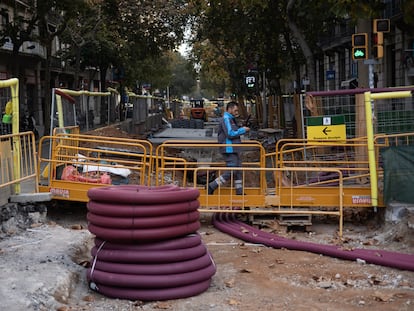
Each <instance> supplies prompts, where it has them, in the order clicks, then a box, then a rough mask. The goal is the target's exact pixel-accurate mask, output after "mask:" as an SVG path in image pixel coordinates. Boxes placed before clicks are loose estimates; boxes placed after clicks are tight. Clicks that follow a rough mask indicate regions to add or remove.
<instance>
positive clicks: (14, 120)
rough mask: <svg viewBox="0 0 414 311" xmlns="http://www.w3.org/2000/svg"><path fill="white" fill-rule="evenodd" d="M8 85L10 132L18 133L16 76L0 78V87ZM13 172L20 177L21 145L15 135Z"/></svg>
mask: <svg viewBox="0 0 414 311" xmlns="http://www.w3.org/2000/svg"><path fill="white" fill-rule="evenodd" d="M7 87H9V88H10V90H11V102H12V110H13V112H12V134H16V135H17V134H18V133H19V131H20V129H19V120H20V114H19V109H20V107H19V80H18V79H17V78H12V79H8V80H0V88H7ZM13 139H14V141H13V174H14V176H15V177H14V178H16V179H20V165H19V163H20V160H21V158H20V155H21V150H20V148H21V146H20V141H19V140H18V139H17V137H16V136H13ZM15 192H16V193H19V192H20V184H19V183H16V184H15Z"/></svg>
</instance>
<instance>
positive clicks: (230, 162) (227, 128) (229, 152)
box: [207, 101, 250, 195]
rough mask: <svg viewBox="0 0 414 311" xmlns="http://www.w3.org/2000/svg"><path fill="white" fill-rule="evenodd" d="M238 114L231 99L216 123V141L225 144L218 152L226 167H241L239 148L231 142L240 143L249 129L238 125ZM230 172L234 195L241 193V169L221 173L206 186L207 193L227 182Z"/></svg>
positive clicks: (236, 104) (235, 104)
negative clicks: (242, 136)
mask: <svg viewBox="0 0 414 311" xmlns="http://www.w3.org/2000/svg"><path fill="white" fill-rule="evenodd" d="M238 116H239V105H238V103H236V102H234V101H232V102H229V103H228V104H227V106H226V111H225V112H224V115H223V117H222V118H220V120H219V125H218V133H217V138H218V143H219V144H226V146H223V147H220V152H221V154H222V155H223V157H224V161H225V162H226V166H227V167H241V165H242V162H241V158H240V151H241V150H240V148H237V147H234V146H232V145H233V144H241V138H240V136H241V135H244V134H246V133H247V132H249V131H250V128H249V127H247V126H242V127H239V126H238V125H237V122H236V117H238ZM232 174H234V187H235V188H236V195H242V194H243V180H242V171H240V170H235V171H234V172H233V171H231V170H226V171H225V172H224V173H223V174H221V175H220V176H219V177H217V178H216V179H215V180H213V181H212V182H210V183H209V184H208V186H207V188H208V189H207V191H208V194H213V193H214V191H215V190H216V189H217V188H218V187H219V186H221V185H223V184H224V183H226V182H228V181H229V180H230V179H231V177H232Z"/></svg>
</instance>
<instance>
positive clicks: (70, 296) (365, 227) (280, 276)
mask: <svg viewBox="0 0 414 311" xmlns="http://www.w3.org/2000/svg"><path fill="white" fill-rule="evenodd" d="M95 134H96V135H109V134H108V133H107V132H104V133H95ZM121 134H122V135H121ZM110 135H111V136H118V137H128V134H126V133H120V132H119V131H114V133H111V134H110ZM86 212H87V209H86V207H85V205H84V204H76V203H72V204H63V203H58V204H55V205H50V206H49V207H48V212H47V217H45V219H43V220H42V221H37V222H36V221H34V223H33V224H31V225H30V226H29V227H27V228H25V229H23V230H17V231H12V232H10V233H9V234H8V235H6V236H2V237H0V275H1V278H0V310H7V311H25V310H29V311H31V310H36V311H37V310H41V311H43V310H48V311H49V310H58V311H75V310H76V311H81V310H85V311H89V310H96V311H108V310H116V311H121V310H122V311H129V310H174V311H175V310H177V311H185V310H188V311H190V310H191V311H195V310H197V311H213V310H216V311H233V310H234V311H236V310H243V311H256V310H260V311H267V310H269V311H270V310H272V311H274V310H292V311H293V310H294V311H301V310H306V311H311V310H335V311H337V310H344V311H347V310H349V311H351V310H352V311H354V310H376V311H390V310H396V311H397V310H399V311H403V310H407V311H408V310H414V272H410V271H404V270H398V269H394V268H388V267H383V266H378V265H371V264H365V263H364V262H358V261H346V260H341V259H336V258H331V257H327V256H322V255H319V254H313V253H308V252H303V251H291V250H287V249H273V248H269V247H265V246H262V245H259V244H249V243H245V242H243V241H241V240H239V239H237V238H234V237H232V236H230V235H227V234H224V233H222V232H220V231H219V230H217V229H216V228H214V227H213V226H212V224H211V215H207V214H203V215H202V216H201V219H200V221H201V223H202V226H201V228H200V230H198V232H199V234H200V235H201V236H202V239H203V242H204V244H205V245H206V247H207V248H208V250H209V252H210V253H211V255H212V257H213V259H214V262H215V264H216V267H217V272H216V274H215V275H214V276H213V278H212V282H211V286H210V287H209V289H208V290H207V291H205V292H203V293H202V294H200V295H197V296H194V297H190V298H186V299H177V300H169V301H155V302H142V301H128V300H120V299H112V298H107V297H105V296H103V295H101V294H99V293H96V292H94V291H92V290H91V289H89V287H88V284H87V281H86V267H88V266H89V265H90V264H91V261H92V256H91V254H90V249H91V247H92V244H93V238H94V236H93V235H92V234H91V233H90V232H89V231H88V229H87V220H86ZM371 216H372V215H368V217H367V215H359V214H356V215H353V217H349V218H348V221H347V222H345V226H344V236H343V239H338V237H337V236H336V232H337V230H338V223H337V221H336V220H335V221H329V220H327V219H313V225H312V226H311V227H310V231H307V232H306V231H305V230H302V229H303V228H298V230H293V231H287V230H286V227H280V226H278V224H277V222H275V221H270V222H267V223H266V224H267V226H265V227H264V228H263V229H264V230H267V231H272V232H274V233H276V234H279V235H282V236H284V237H287V238H291V239H296V240H302V241H311V242H316V243H322V244H331V245H332V244H334V245H339V246H340V247H345V248H349V249H352V248H371V249H372V248H374V249H384V250H391V251H398V252H402V253H409V254H414V234H413V233H414V229H413V227H414V226H413V224H414V219H412V221H411V222H410V224H411V225H410V224H409V223H408V220H407V219H406V218H403V219H402V220H400V221H399V222H398V223H384V222H381V221H378V219H379V218H380V217H375V219H373V218H370V217H371ZM34 219H38V218H34Z"/></svg>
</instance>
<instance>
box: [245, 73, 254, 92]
mask: <svg viewBox="0 0 414 311" xmlns="http://www.w3.org/2000/svg"><path fill="white" fill-rule="evenodd" d="M244 82H245V85H246V88H247V92H248V93H253V94H256V93H257V78H256V75H254V74H252V73H250V74H249V75H247V76H245V77H244Z"/></svg>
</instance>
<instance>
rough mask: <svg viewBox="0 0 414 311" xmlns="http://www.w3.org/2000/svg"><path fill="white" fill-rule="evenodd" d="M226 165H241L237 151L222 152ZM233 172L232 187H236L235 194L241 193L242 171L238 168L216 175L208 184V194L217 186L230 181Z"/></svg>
mask: <svg viewBox="0 0 414 311" xmlns="http://www.w3.org/2000/svg"><path fill="white" fill-rule="evenodd" d="M223 157H224V161H225V162H226V167H241V165H242V163H241V159H240V155H239V154H238V153H223ZM232 174H233V181H234V187H235V188H236V194H242V191H243V180H242V176H243V173H242V171H240V170H234V171H233V170H226V171H225V172H224V173H223V174H221V175H220V176H219V177H217V178H216V179H215V180H213V181H212V182H211V183H210V184H209V191H210V194H211V193H212V192H213V191H214V190H215V189H217V187H218V186H220V185H223V184H224V183H226V182H228V181H230V180H231V179H232V178H231V176H232Z"/></svg>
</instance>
